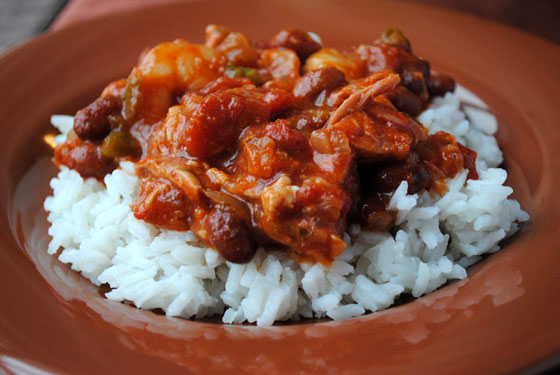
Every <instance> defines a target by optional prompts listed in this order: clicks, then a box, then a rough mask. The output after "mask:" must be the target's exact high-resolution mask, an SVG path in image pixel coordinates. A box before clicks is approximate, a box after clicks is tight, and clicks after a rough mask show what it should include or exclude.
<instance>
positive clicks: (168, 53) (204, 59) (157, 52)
mask: <svg viewBox="0 0 560 375" xmlns="http://www.w3.org/2000/svg"><path fill="white" fill-rule="evenodd" d="M225 63H226V61H225V58H223V57H222V55H221V54H219V53H218V52H216V51H215V50H214V49H213V48H210V47H207V46H202V45H195V44H190V43H189V42H187V41H185V40H180V39H178V40H175V41H173V42H166V43H162V44H159V45H157V46H156V47H154V48H152V49H151V50H149V51H148V52H147V53H146V54H144V55H143V56H142V58H141V59H140V61H139V63H138V65H137V66H136V67H134V69H133V70H132V72H131V73H130V75H129V76H128V79H127V81H126V86H125V89H124V93H123V115H124V117H125V119H126V120H127V121H130V120H134V119H135V118H143V119H144V120H145V121H147V122H148V123H155V122H157V121H159V120H161V119H163V118H164V117H165V115H166V113H167V110H168V108H169V107H170V106H171V105H173V104H174V103H175V100H176V98H177V97H178V96H180V95H182V94H183V93H184V92H186V91H194V90H199V89H201V88H203V87H204V86H205V85H206V84H208V83H209V82H211V81H213V80H215V79H217V78H218V77H219V76H220V75H221V73H222V72H223V67H224V66H225Z"/></svg>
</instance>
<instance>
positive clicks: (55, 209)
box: [45, 94, 529, 326]
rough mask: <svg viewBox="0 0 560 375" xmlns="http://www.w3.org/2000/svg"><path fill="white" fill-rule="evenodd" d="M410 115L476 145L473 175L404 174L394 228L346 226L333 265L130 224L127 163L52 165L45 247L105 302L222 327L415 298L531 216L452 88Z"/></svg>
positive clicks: (63, 126)
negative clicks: (247, 252) (414, 182)
mask: <svg viewBox="0 0 560 375" xmlns="http://www.w3.org/2000/svg"><path fill="white" fill-rule="evenodd" d="M479 118H480V116H479ZM418 119H419V120H420V121H421V122H422V123H423V124H424V125H425V126H426V127H427V128H428V129H429V131H430V133H434V132H436V131H439V130H445V131H447V132H449V133H451V134H453V135H455V136H456V137H457V139H458V141H460V142H462V143H463V144H465V145H467V146H468V147H470V148H472V149H474V150H475V151H476V152H477V153H478V160H477V169H478V173H479V179H478V180H466V175H467V172H466V171H463V173H460V174H459V175H457V176H456V177H455V178H453V179H451V180H449V181H448V187H449V192H448V193H446V194H445V195H444V196H442V197H432V196H430V194H429V193H427V192H424V193H421V194H414V195H407V194H406V192H407V184H406V182H402V183H401V185H400V186H399V187H398V189H397V190H396V191H395V193H394V194H393V197H392V199H391V201H390V207H391V208H393V209H398V210H399V214H398V224H399V230H398V231H397V233H396V234H395V236H392V235H391V234H389V233H373V232H366V231H361V230H360V228H359V226H357V225H353V226H352V227H350V228H349V229H348V233H347V234H345V241H346V242H347V243H348V247H347V248H346V250H345V251H344V252H343V253H342V254H341V255H340V256H339V257H338V258H337V259H336V260H335V262H334V263H333V265H332V267H330V268H325V267H323V266H321V265H318V264H315V265H312V264H302V265H299V264H297V263H295V262H294V261H293V260H291V259H290V258H289V256H287V255H286V254H285V253H283V252H265V251H264V250H263V249H259V251H258V252H257V254H256V256H255V257H254V259H253V260H252V261H251V262H249V263H247V264H243V265H239V264H232V263H229V262H226V261H224V259H223V258H222V257H221V256H220V255H219V254H218V253H217V252H216V251H214V250H212V249H209V248H206V247H201V245H200V244H199V243H198V242H197V241H196V238H195V236H194V235H193V234H192V233H191V232H174V231H169V230H160V229H158V228H156V227H155V226H153V225H151V224H147V223H145V222H143V221H140V220H137V219H136V218H135V217H134V215H133V213H132V210H131V208H130V206H131V204H132V203H133V202H134V200H135V197H136V196H137V194H138V184H139V181H138V179H137V177H136V176H135V174H134V167H133V164H132V163H130V162H123V163H121V167H120V169H117V170H115V171H114V172H113V173H111V174H109V175H107V176H106V177H105V180H104V182H105V185H103V184H101V183H99V182H97V181H96V180H95V179H87V180H84V179H82V178H81V177H80V175H79V174H78V173H77V172H75V171H72V170H69V169H68V168H66V167H62V168H61V169H60V173H59V174H58V176H57V177H55V178H53V179H52V180H51V182H50V185H51V187H52V189H53V191H54V194H53V196H51V197H48V198H47V199H46V200H45V209H46V210H47V211H48V212H49V216H48V220H49V222H50V223H51V224H52V225H51V227H50V229H49V234H50V235H51V236H52V241H51V242H50V244H49V248H48V252H49V253H50V254H55V253H57V252H58V251H59V249H60V248H62V250H61V251H60V253H59V259H60V260H61V261H62V262H64V263H70V264H71V265H72V269H73V270H76V271H78V272H80V273H81V274H82V275H83V276H84V277H86V278H88V279H89V280H91V282H93V283H95V284H97V285H100V284H103V283H108V284H109V285H110V286H111V288H112V290H111V291H110V292H109V293H107V294H106V296H107V298H109V299H112V300H116V301H124V300H128V301H132V302H133V303H134V304H135V305H136V306H138V307H139V308H142V309H154V308H161V309H162V310H163V311H165V313H166V314H167V315H169V316H180V317H184V318H191V317H196V318H202V317H205V316H211V315H215V314H223V315H222V316H223V317H222V320H223V322H224V323H241V322H245V321H247V322H251V323H253V322H256V324H257V325H259V326H269V325H271V324H273V323H274V322H275V321H280V320H288V319H291V320H298V319H300V318H302V317H304V318H313V317H317V318H320V317H325V316H328V317H330V318H332V319H335V320H338V319H346V318H350V317H354V316H358V315H362V314H364V313H365V312H367V311H377V310H381V309H385V308H387V307H389V306H391V305H392V304H393V303H394V301H395V299H396V298H397V297H398V296H399V295H401V294H403V293H408V294H411V295H412V296H414V297H420V296H422V295H424V294H426V293H429V292H431V291H433V290H435V289H437V288H438V287H440V286H441V285H443V284H444V283H445V282H446V281H447V280H451V279H463V278H465V277H466V276H467V272H466V270H465V268H466V267H468V266H470V265H471V264H473V263H475V262H476V261H478V260H479V259H480V256H481V255H482V254H484V253H491V252H495V251H497V250H498V249H499V246H498V243H499V242H500V241H501V240H503V239H504V238H506V237H507V236H510V235H511V234H513V233H514V232H515V231H516V230H517V229H518V224H517V223H518V222H522V221H526V220H528V218H529V215H528V214H527V213H526V212H524V211H522V210H521V208H520V206H519V203H518V202H516V201H514V200H510V199H507V197H508V196H509V195H510V194H511V193H512V189H511V188H510V187H507V186H503V183H504V181H505V179H506V176H507V173H506V171H505V170H503V169H500V168H496V167H497V166H498V165H499V164H500V163H501V162H502V153H501V151H500V150H499V148H498V145H497V143H496V139H495V138H494V136H493V135H492V133H493V132H495V130H496V127H495V126H494V124H493V123H491V122H488V123H483V122H482V123H478V124H477V125H476V126H472V125H471V124H470V123H469V120H468V119H467V118H466V116H465V114H464V113H463V112H462V111H461V110H460V103H459V99H458V98H457V96H455V95H453V94H447V95H446V96H445V97H444V98H438V99H436V100H435V102H434V103H433V105H432V106H431V107H430V109H428V110H426V111H425V112H423V113H422V114H421V115H420V116H419V118H418ZM52 123H53V125H55V126H57V127H58V128H59V130H60V131H61V133H66V132H67V131H68V130H69V129H70V128H71V124H72V117H69V116H53V118H52ZM57 141H58V142H63V141H64V135H61V136H59V137H58V138H57Z"/></svg>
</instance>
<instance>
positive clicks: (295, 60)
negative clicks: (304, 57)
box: [257, 48, 301, 91]
mask: <svg viewBox="0 0 560 375" xmlns="http://www.w3.org/2000/svg"><path fill="white" fill-rule="evenodd" d="M257 65H258V66H259V68H260V70H261V71H263V72H264V73H265V76H270V77H271V80H270V81H268V82H266V83H265V87H278V88H283V89H287V90H290V91H291V90H292V88H293V86H294V85H295V83H296V81H297V79H298V78H299V77H300V75H299V71H300V66H301V63H300V61H299V57H298V55H297V54H296V53H295V52H294V51H292V50H291V49H279V48H270V49H265V50H263V51H262V52H261V54H260V57H259V60H258V62H257Z"/></svg>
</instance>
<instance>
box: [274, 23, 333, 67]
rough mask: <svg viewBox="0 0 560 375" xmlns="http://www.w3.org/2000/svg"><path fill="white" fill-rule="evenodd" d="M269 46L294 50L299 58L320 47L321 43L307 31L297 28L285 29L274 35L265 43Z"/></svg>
mask: <svg viewBox="0 0 560 375" xmlns="http://www.w3.org/2000/svg"><path fill="white" fill-rule="evenodd" d="M267 45H268V47H269V48H289V49H291V50H294V51H295V53H296V54H297V55H298V57H299V58H300V59H301V60H305V59H306V58H307V57H308V56H309V55H311V54H312V53H314V52H317V51H318V50H320V49H321V47H322V46H321V44H320V43H319V42H318V41H316V40H314V39H313V38H312V37H311V36H310V35H309V34H308V33H306V32H305V31H302V30H297V29H286V30H282V31H280V32H279V33H278V34H276V35H274V36H273V37H272V38H270V40H269V41H268V43H267Z"/></svg>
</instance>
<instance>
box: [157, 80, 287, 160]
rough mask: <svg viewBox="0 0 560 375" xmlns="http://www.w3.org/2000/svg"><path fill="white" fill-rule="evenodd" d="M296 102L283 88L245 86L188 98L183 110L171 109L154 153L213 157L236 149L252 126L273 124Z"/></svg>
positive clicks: (158, 132)
mask: <svg viewBox="0 0 560 375" xmlns="http://www.w3.org/2000/svg"><path fill="white" fill-rule="evenodd" d="M292 103H293V97H292V95H291V94H290V93H289V92H287V91H284V90H282V89H260V88H256V87H254V86H249V87H247V86H244V87H242V88H237V89H227V90H219V91H216V92H213V93H211V94H208V95H206V96H201V95H198V94H189V95H186V96H185V97H184V98H183V99H182V101H181V106H180V107H173V108H171V109H170V111H169V113H168V115H167V118H166V119H165V121H164V122H163V123H162V125H161V126H160V127H159V128H158V129H156V130H155V131H154V134H153V135H152V138H151V141H150V151H149V152H150V153H151V154H167V153H176V152H187V153H188V154H189V155H190V156H193V157H198V158H203V159H206V158H210V157H213V156H216V155H218V154H220V153H221V152H223V151H225V150H228V149H231V148H233V147H235V145H236V143H237V138H238V137H239V135H240V134H241V132H242V131H243V129H245V128H246V127H248V126H252V125H257V124H261V123H264V122H267V121H269V120H270V119H272V118H273V117H275V116H277V115H278V114H280V113H281V112H283V111H284V110H286V109H288V108H290V106H291V105H292Z"/></svg>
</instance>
